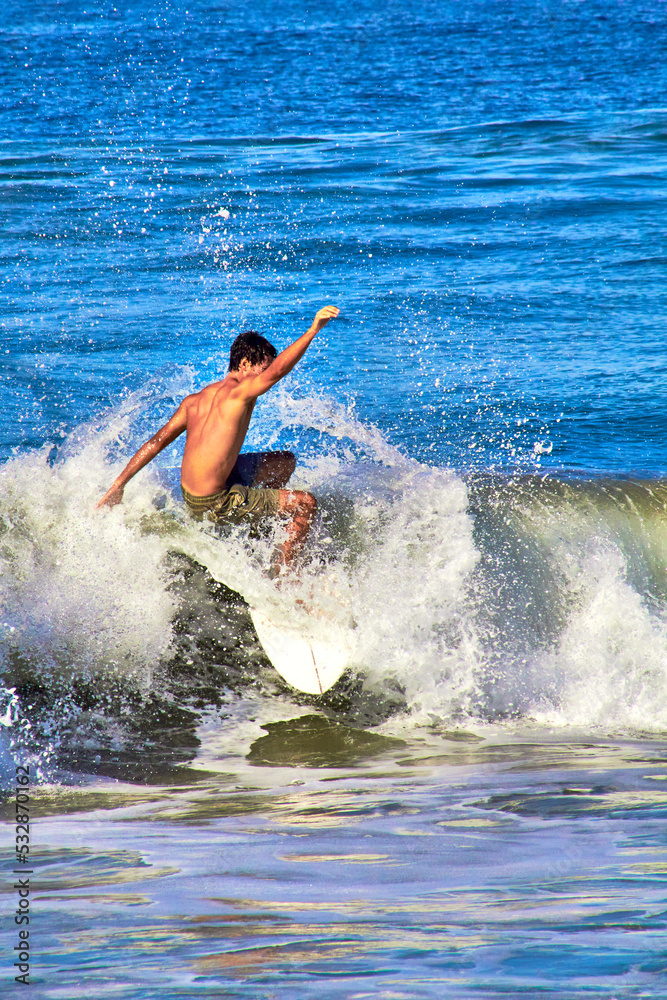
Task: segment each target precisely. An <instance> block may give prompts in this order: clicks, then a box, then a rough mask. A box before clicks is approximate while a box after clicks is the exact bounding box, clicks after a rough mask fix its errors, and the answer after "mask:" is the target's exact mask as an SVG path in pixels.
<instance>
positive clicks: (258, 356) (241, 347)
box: [229, 330, 278, 372]
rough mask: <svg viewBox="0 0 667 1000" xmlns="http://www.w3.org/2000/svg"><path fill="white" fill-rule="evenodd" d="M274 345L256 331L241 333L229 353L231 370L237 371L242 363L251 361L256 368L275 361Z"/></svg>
mask: <svg viewBox="0 0 667 1000" xmlns="http://www.w3.org/2000/svg"><path fill="white" fill-rule="evenodd" d="M277 353H278V352H277V351H276V349H275V347H274V346H273V344H271V343H269V341H268V340H267V339H266V337H263V336H262V335H261V333H257V332H256V331H255V330H246V332H245V333H240V334H239V335H238V337H237V338H236V340H235V341H234V343H233V344H232V346H231V350H230V352H229V370H230V372H235V371H237V369H238V367H239V365H240V364H241V362H242V361H244V360H245V361H249V362H250V364H251V365H252V366H253V367H254V366H255V365H261V363H262V362H263V361H273V359H274V358H275V357H276V355H277Z"/></svg>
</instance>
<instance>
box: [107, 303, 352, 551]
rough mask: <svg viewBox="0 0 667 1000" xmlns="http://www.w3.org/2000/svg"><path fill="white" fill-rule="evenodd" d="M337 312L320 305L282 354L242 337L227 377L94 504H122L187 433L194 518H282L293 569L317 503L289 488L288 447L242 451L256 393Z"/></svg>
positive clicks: (185, 475)
mask: <svg viewBox="0 0 667 1000" xmlns="http://www.w3.org/2000/svg"><path fill="white" fill-rule="evenodd" d="M338 313H339V310H338V309H337V308H336V306H325V307H324V308H323V309H320V310H319V311H318V312H317V313H316V315H315V319H314V320H313V322H312V324H311V326H310V327H309V328H308V330H306V332H305V333H304V334H302V336H301V337H299V338H298V339H297V340H295V341H294V343H293V344H290V346H289V347H286V348H285V350H284V351H282V352H281V353H280V354H278V353H277V352H276V349H275V347H274V346H273V344H271V343H270V342H269V341H268V340H266V339H265V338H264V337H262V336H261V335H260V334H258V333H255V332H254V331H252V330H250V331H248V332H247V333H241V334H239V336H238V337H237V338H236V340H235V341H234V343H233V344H232V347H231V350H230V354H229V371H228V373H227V375H226V376H225V378H223V379H222V381H220V382H213V383H212V384H211V385H207V386H205V387H204V388H203V389H201V390H200V392H195V393H193V394H192V395H191V396H186V398H185V399H184V400H183V402H182V403H181V405H180V406H179V407H178V409H177V410H176V412H175V413H174V415H173V416H172V417H171V419H170V420H168V421H167V423H166V424H165V425H164V427H161V428H160V430H159V431H158V432H157V433H156V434H154V435H153V437H152V438H151V439H150V441H147V442H146V443H145V444H143V445H142V446H141V448H139V450H138V451H137V452H136V454H135V455H134V456H133V457H132V458H131V459H130V461H129V462H128V463H127V465H126V466H125V468H124V469H123V471H122V472H121V474H120V475H119V476H118V477H117V479H116V480H115V481H114V483H113V485H112V486H111V487H110V488H109V489H108V490H107V492H106V493H105V494H104V496H103V497H102V499H101V500H100V501H99V503H98V504H97V506H98V507H102V506H105V505H106V506H108V507H112V506H114V504H117V503H120V502H121V500H122V499H123V490H124V489H125V486H126V485H127V483H128V482H129V481H130V479H132V477H133V476H135V475H136V474H137V472H139V470H140V469H143V467H144V466H145V465H147V464H148V463H149V462H150V461H151V460H152V459H153V458H155V456H156V455H158V454H159V453H160V452H161V451H162V449H163V448H166V447H167V445H169V444H171V443H172V442H173V441H175V440H176V438H177V437H179V435H181V434H182V433H183V431H185V432H186V439H185V449H184V452H183V461H182V464H181V490H182V492H183V499H184V500H185V503H186V505H187V507H188V508H189V510H190V511H191V513H192V514H193V516H194V517H195V518H196V519H197V520H200V521H201V520H203V519H204V518H206V519H208V520H210V521H213V522H215V523H227V524H229V523H231V524H239V523H242V522H244V521H248V520H251V521H254V520H258V519H261V518H265V517H272V516H281V517H284V518H285V519H286V520H287V521H288V524H287V537H286V539H285V541H284V543H283V545H282V546H281V548H280V550H279V552H278V564H277V567H276V569H278V570H279V569H280V568H281V566H283V565H284V566H289V565H290V564H291V563H292V562H293V561H294V558H295V557H296V555H297V554H298V552H299V550H300V548H301V546H302V545H303V542H304V540H305V538H306V535H307V534H308V531H309V530H310V527H311V525H312V523H313V520H314V517H315V512H316V510H317V501H316V500H315V497H314V496H313V495H312V494H311V493H308V492H306V491H305V490H287V489H285V486H286V485H287V481H288V480H289V478H290V476H291V475H292V473H293V471H294V467H295V465H296V459H295V457H294V455H293V454H292V453H291V452H289V451H280V452H260V453H246V454H245V455H241V454H240V451H241V448H242V446H243V442H244V440H245V436H246V433H247V431H248V426H249V424H250V418H251V417H252V412H253V410H254V408H255V403H256V402H257V398H258V396H261V395H263V393H265V392H268V391H269V389H271V388H273V386H274V385H275V384H276V383H277V382H279V381H280V380H281V379H282V378H284V377H285V375H287V374H288V372H290V371H291V370H292V368H294V366H295V365H296V364H297V362H298V361H300V360H301V358H302V357H303V355H304V354H305V353H306V351H307V349H308V347H309V346H310V344H311V343H312V341H313V339H314V338H315V336H316V334H317V333H318V332H319V331H320V330H321V329H322V328H323V327H324V326H326V325H327V323H328V322H329V320H331V319H334V318H335V317H336V316H337V315H338Z"/></svg>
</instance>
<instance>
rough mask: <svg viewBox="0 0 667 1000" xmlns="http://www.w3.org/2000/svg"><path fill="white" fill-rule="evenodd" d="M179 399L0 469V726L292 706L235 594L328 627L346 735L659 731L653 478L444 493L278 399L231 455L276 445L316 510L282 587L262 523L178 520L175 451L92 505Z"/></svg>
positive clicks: (165, 386)
mask: <svg viewBox="0 0 667 1000" xmlns="http://www.w3.org/2000/svg"><path fill="white" fill-rule="evenodd" d="M191 384H192V372H191V371H190V370H189V369H177V370H174V371H172V372H170V373H166V374H165V373H163V374H162V376H160V377H159V378H157V379H155V380H154V381H153V382H151V383H150V384H148V385H146V386H145V387H144V388H143V389H142V390H140V391H138V392H137V393H134V394H133V395H130V396H128V398H127V399H126V400H125V401H124V403H123V404H122V405H121V406H120V407H118V408H117V409H116V410H114V411H111V412H110V413H109V414H107V415H106V416H105V417H104V418H102V419H100V420H98V421H97V422H96V423H95V424H94V425H87V426H85V427H81V428H78V430H77V431H76V432H75V433H74V434H72V435H70V437H69V439H68V440H67V441H66V442H65V444H64V446H62V447H61V449H60V451H59V453H58V455H57V457H56V459H55V461H54V459H53V451H52V450H51V449H50V447H49V446H45V447H44V448H43V449H41V450H40V451H35V452H29V453H25V454H23V455H21V456H19V457H16V458H13V459H12V460H10V461H8V462H6V463H5V464H4V465H3V466H2V467H1V468H0V484H1V494H0V568H1V571H2V575H1V579H0V594H1V599H2V620H1V621H0V635H1V637H2V641H1V647H0V648H1V652H0V656H1V659H0V664H1V667H2V672H3V682H4V685H5V701H6V704H5V703H3V705H4V708H3V709H2V711H3V712H4V716H3V718H4V722H5V727H6V728H11V726H12V724H14V723H16V721H17V720H18V719H19V717H21V718H23V717H24V716H25V713H26V711H27V709H28V708H29V707H30V705H31V704H32V705H33V706H34V705H35V704H37V703H38V702H39V703H40V704H41V705H42V706H47V708H48V711H47V715H48V717H49V718H50V719H51V720H52V721H53V719H54V717H55V716H57V714H58V712H61V713H62V714H63V717H64V716H67V717H68V718H70V720H71V717H72V716H73V715H77V713H78V715H80V713H81V712H83V711H86V710H89V709H90V706H91V704H92V703H93V702H95V705H96V718H97V719H98V721H99V718H100V716H104V717H107V723H108V716H109V715H113V716H114V718H115V719H116V721H117V720H118V718H120V717H122V715H123V712H125V713H127V711H128V707H127V706H128V703H130V702H131V701H132V699H136V698H137V697H143V698H145V699H146V698H147V699H150V698H153V699H154V698H156V697H158V696H168V698H170V699H171V703H172V704H174V703H175V704H176V705H177V706H180V707H181V708H183V709H184V710H185V708H187V706H188V705H190V706H191V705H192V704H193V699H194V701H196V702H197V704H198V705H199V706H201V705H202V704H205V703H207V702H208V703H211V704H218V705H219V704H221V703H222V702H224V701H225V699H227V700H228V701H229V699H233V698H236V699H239V698H240V699H241V700H244V699H245V700H248V699H250V700H252V699H255V700H256V699H257V698H260V699H261V698H266V699H269V700H271V701H272V703H275V699H282V700H285V699H287V700H288V701H289V700H290V699H291V698H292V697H293V695H292V694H290V693H289V692H287V691H286V690H285V688H284V687H281V685H280V684H279V682H278V680H277V678H276V677H275V676H274V675H273V673H272V671H271V669H270V666H269V664H268V662H267V661H266V659H265V658H264V656H263V654H262V651H261V648H260V647H259V645H258V642H257V638H256V636H255V635H254V633H253V630H252V627H251V625H250V619H249V617H248V615H247V613H246V610H245V605H244V601H243V600H242V599H241V597H239V595H242V598H244V599H245V600H247V601H249V602H252V603H258V602H260V603H264V604H265V605H266V604H268V605H271V604H272V603H273V604H274V605H276V604H282V605H283V606H284V607H283V610H285V608H294V607H295V603H294V602H295V601H296V600H297V599H301V600H304V601H307V602H308V603H310V604H311V605H312V604H313V603H314V604H316V605H317V606H319V608H320V609H321V611H322V613H323V614H326V615H328V616H329V617H331V616H332V615H333V616H338V617H339V618H341V620H343V621H345V622H346V623H347V625H348V627H349V628H350V631H351V634H352V635H353V639H354V648H355V654H354V664H353V669H352V671H351V673H350V676H348V678H347V679H346V681H345V682H344V684H343V686H342V689H341V690H342V691H343V694H342V695H341V694H340V693H339V694H338V695H336V694H335V693H334V695H333V696H332V698H331V699H330V700H329V701H328V702H327V703H326V704H327V705H328V706H329V709H330V710H334V711H335V710H336V708H337V707H338V708H341V706H343V708H344V709H345V711H347V712H348V716H349V717H354V714H355V712H356V713H357V716H358V717H359V718H362V719H365V720H366V721H369V720H370V721H378V720H379V719H381V718H382V717H385V718H386V717H387V715H389V714H392V713H393V714H394V717H395V718H400V720H402V721H401V722H400V724H401V725H403V724H405V725H408V726H414V725H418V724H424V723H432V722H438V721H441V720H448V721H454V722H457V723H461V724H465V725H468V726H470V725H475V724H479V725H484V724H488V723H493V724H498V723H507V724H513V723H515V722H516V721H517V720H522V721H524V722H525V721H526V720H531V721H532V722H533V723H535V724H538V725H540V726H559V727H560V726H565V727H567V726H577V727H581V726H584V727H594V728H602V729H604V730H613V731H628V730H632V731H635V730H641V731H656V730H661V729H665V728H667V698H666V697H665V695H666V693H667V666H666V665H667V614H666V612H667V582H666V577H665V562H666V560H667V515H666V509H667V508H666V504H667V484H665V483H662V482H648V481H643V482H642V481H634V480H632V479H627V480H611V479H606V480H602V479H599V480H595V479H588V480H583V479H568V480H566V479H563V478H560V479H559V478H555V477H549V476H546V475H539V476H537V475H533V476H526V475H516V476H512V475H509V474H508V475H504V476H500V475H498V474H496V473H488V474H479V473H478V474H474V475H469V476H462V475H460V474H457V472H455V471H453V470H450V469H442V468H434V467H429V466H427V465H424V464H421V463H418V462H416V461H414V460H411V459H410V458H408V457H407V456H405V455H404V454H402V453H401V452H400V451H399V450H398V449H396V448H395V447H393V446H392V445H391V444H390V443H389V442H388V441H387V440H386V439H385V438H384V437H383V435H382V434H381V432H380V431H379V430H378V429H377V428H374V427H371V426H368V425H367V424H364V423H363V422H362V421H361V420H359V418H358V417H357V416H356V414H355V412H354V407H352V406H345V405H342V404H340V403H337V402H334V401H332V400H331V399H328V398H327V397H325V396H311V397H307V398H301V399H296V398H293V397H291V396H289V394H287V393H285V392H278V393H276V394H275V398H274V399H273V400H272V401H270V402H267V403H266V404H265V405H264V406H263V408H262V410H261V413H258V421H257V424H256V426H255V428H254V431H253V437H252V438H251V439H250V440H249V447H256V446H257V445H258V444H260V443H261V442H263V443H265V444H266V443H267V442H268V443H269V445H270V446H274V447H286V446H292V447H294V448H295V450H296V451H297V452H298V454H299V464H298V466H297V471H296V474H295V482H296V484H297V485H304V486H306V485H307V486H308V487H309V488H311V489H312V490H313V491H314V492H315V494H316V495H317V497H318V500H319V505H320V515H319V518H318V522H317V524H316V526H315V528H314V530H313V533H312V537H311V538H310V540H309V545H308V551H307V555H306V559H305V563H304V565H303V567H302V570H301V574H300V578H299V580H298V581H294V582H293V584H292V585H291V586H290V587H286V588H284V589H283V590H281V591H278V590H276V589H275V587H274V586H273V584H272V583H271V582H270V581H269V580H268V579H267V577H266V574H265V567H266V564H267V562H268V560H269V558H270V553H271V550H272V547H273V545H275V543H276V542H277V541H278V540H279V534H280V530H281V529H280V527H279V526H273V527H272V528H271V530H270V531H269V533H268V534H264V535H260V536H258V537H251V536H250V535H249V533H248V532H247V531H244V530H242V529H232V530H230V531H229V532H228V533H227V534H226V535H225V536H224V537H220V536H219V535H218V534H216V533H215V531H214V530H213V528H212V527H211V528H210V529H209V528H207V527H202V526H201V525H197V524H194V523H192V522H191V521H189V520H188V518H187V517H186V515H185V514H184V512H183V509H182V505H181V504H180V501H179V498H178V492H177V489H176V481H177V470H176V469H175V467H174V455H173V454H171V453H169V454H167V455H166V456H164V462H163V464H162V465H156V467H155V468H148V469H146V470H144V471H143V472H142V473H141V474H140V476H138V477H137V478H136V479H135V480H133V482H132V483H131V485H130V487H128V489H127V491H126V496H125V501H124V503H123V505H122V506H121V507H117V508H114V509H113V510H103V511H96V510H94V504H95V502H96V500H97V499H98V498H99V496H101V494H102V492H103V491H104V489H105V488H106V486H107V485H108V483H109V482H110V481H111V479H112V478H113V476H114V475H115V474H116V471H117V468H118V467H121V466H122V464H123V462H124V461H125V456H126V455H127V454H130V453H131V452H132V451H133V449H134V447H136V445H137V444H138V443H139V442H140V441H141V440H142V439H143V437H144V436H145V433H146V415H147V411H150V412H151V413H155V412H156V411H160V410H165V411H168V409H169V408H170V407H171V406H172V405H173V402H174V400H175V399H176V398H180V397H181V396H182V395H183V394H184V393H186V392H188V391H190V388H191ZM121 452H122V453H123V457H121V454H120V453H121ZM36 691H37V692H39V697H36V695H35V692H36ZM84 691H85V696H84V695H83V694H82V692H84ZM110 691H114V692H116V695H117V694H118V692H120V695H119V696H118V697H116V695H114V697H111V696H110V694H109V692H110ZM54 692H56V693H57V697H58V699H59V701H57V706H58V708H57V711H55V709H54V706H56V700H55V699H56V694H54ZM195 696H196V697H195ZM17 697H18V698H19V700H18V702H17V700H16V699H17ZM40 698H41V701H40ZM31 699H32V700H31ZM174 699H175V702H174ZM336 699H338V700H336ZM73 706H75V708H76V710H75V708H74V707H73ZM5 710H6V711H5ZM396 713H398V716H397V715H396ZM0 714H2V712H0ZM5 716H6V718H5ZM54 725H55V726H56V728H57V723H54Z"/></svg>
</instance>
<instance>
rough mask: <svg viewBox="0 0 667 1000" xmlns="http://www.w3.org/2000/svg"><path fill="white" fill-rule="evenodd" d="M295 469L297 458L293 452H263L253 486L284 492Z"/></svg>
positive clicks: (259, 458) (260, 455)
mask: <svg viewBox="0 0 667 1000" xmlns="http://www.w3.org/2000/svg"><path fill="white" fill-rule="evenodd" d="M295 468H296V457H295V455H294V454H293V453H292V452H291V451H263V452H261V453H260V454H259V457H258V461H257V466H256V468H255V475H254V477H253V482H252V485H253V486H263V487H266V488H267V489H270V490H282V489H284V488H285V486H287V483H288V482H289V479H290V476H291V475H292V473H293V472H294V469H295Z"/></svg>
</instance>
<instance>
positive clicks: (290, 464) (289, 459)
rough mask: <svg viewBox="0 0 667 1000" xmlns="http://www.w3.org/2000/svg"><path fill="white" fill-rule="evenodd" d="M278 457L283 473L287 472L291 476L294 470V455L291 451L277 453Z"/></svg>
mask: <svg viewBox="0 0 667 1000" xmlns="http://www.w3.org/2000/svg"><path fill="white" fill-rule="evenodd" d="M278 455H279V456H280V460H281V462H282V464H283V467H284V469H285V471H286V472H287V471H289V475H290V476H291V475H292V474H293V472H294V470H295V469H296V455H295V454H294V452H293V451H279V452H278Z"/></svg>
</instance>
